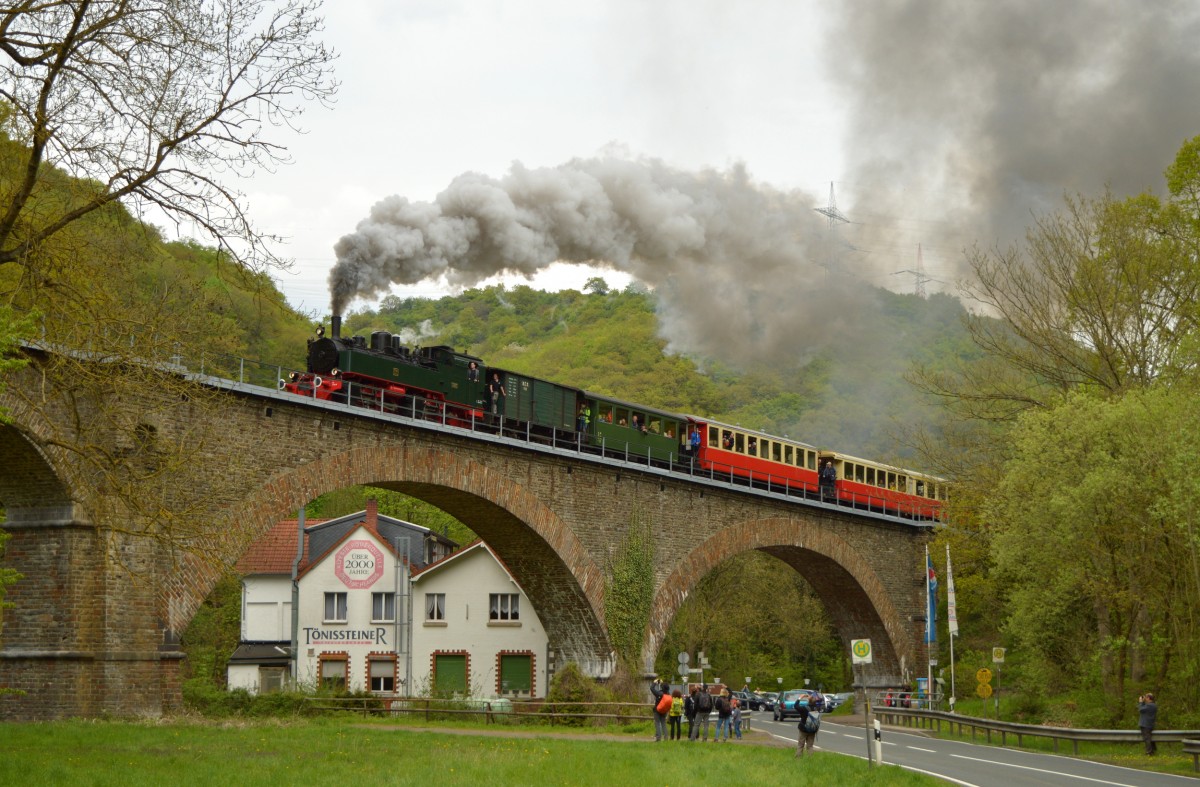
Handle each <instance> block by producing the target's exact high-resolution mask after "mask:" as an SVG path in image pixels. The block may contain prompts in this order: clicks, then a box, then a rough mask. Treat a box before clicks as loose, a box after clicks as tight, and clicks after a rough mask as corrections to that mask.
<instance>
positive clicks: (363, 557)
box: [333, 539, 383, 590]
mask: <svg viewBox="0 0 1200 787" xmlns="http://www.w3.org/2000/svg"><path fill="white" fill-rule="evenodd" d="M333 565H334V574H336V575H337V578H338V579H340V580H341V581H342V584H343V585H345V586H346V587H348V588H351V589H355V590H357V589H361V588H369V587H371V585H374V584H375V583H376V582H377V581H379V578H380V577H382V576H383V552H381V551H379V547H377V546H375V544H374V543H373V542H371V541H364V540H362V539H359V540H356V541H348V542H346V545H345V546H344V547H342V548H341V549H339V550H338V553H337V555H336V556H335V557H334V559H333Z"/></svg>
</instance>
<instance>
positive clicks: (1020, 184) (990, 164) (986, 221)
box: [826, 0, 1200, 278]
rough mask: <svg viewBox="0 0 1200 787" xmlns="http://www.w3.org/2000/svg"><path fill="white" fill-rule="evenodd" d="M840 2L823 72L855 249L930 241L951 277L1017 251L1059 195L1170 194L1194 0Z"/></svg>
mask: <svg viewBox="0 0 1200 787" xmlns="http://www.w3.org/2000/svg"><path fill="white" fill-rule="evenodd" d="M833 7H834V8H837V9H840V14H839V16H838V17H836V19H835V21H834V24H833V26H832V28H831V29H830V30H829V31H827V32H828V38H827V41H828V45H829V54H828V56H827V58H826V62H828V63H830V64H831V74H830V75H831V76H832V78H833V80H834V81H835V83H837V84H838V85H839V87H840V88H841V91H840V93H838V95H840V96H841V97H842V98H843V99H845V100H846V101H848V118H849V137H848V138H847V139H846V140H845V145H844V149H845V155H846V160H847V162H848V164H849V171H848V172H847V173H846V187H847V188H846V193H847V194H848V193H850V192H853V195H854V210H852V211H850V213H851V217H852V218H853V219H855V220H856V221H862V222H863V223H864V232H863V233H861V234H860V235H859V236H858V238H857V243H858V244H859V245H861V246H862V247H863V248H896V246H897V244H898V243H900V244H901V245H906V244H907V245H909V247H910V248H911V245H915V243H916V242H921V241H923V242H924V244H925V248H926V251H927V254H926V261H927V262H928V261H929V259H930V256H931V255H930V254H929V253H928V252H929V250H931V249H932V250H933V255H932V256H933V258H935V259H936V260H938V261H939V262H940V264H941V265H943V266H944V269H943V270H942V271H940V272H941V273H944V274H945V277H946V278H952V277H953V276H955V275H957V274H961V273H962V271H961V269H960V268H957V267H956V263H957V262H959V261H961V259H962V255H961V250H962V249H963V248H965V247H967V246H969V245H972V244H974V243H978V244H979V245H980V246H981V247H985V248H987V247H992V246H994V245H996V244H999V245H1003V246H1007V245H1009V244H1011V243H1013V242H1019V241H1021V240H1022V239H1023V237H1024V233H1025V230H1026V229H1027V228H1028V227H1029V226H1030V225H1031V224H1032V223H1033V220H1034V217H1036V216H1038V215H1043V214H1046V213H1047V212H1050V211H1055V210H1058V209H1059V208H1060V207H1061V206H1062V204H1063V196H1064V194H1075V193H1081V194H1084V195H1087V196H1099V195H1100V194H1102V193H1103V190H1104V189H1105V188H1106V187H1110V188H1111V189H1112V191H1113V193H1114V195H1116V196H1118V197H1121V196H1125V195H1128V194H1132V193H1137V192H1140V191H1143V190H1152V191H1156V192H1160V193H1161V191H1162V184H1163V179H1162V175H1161V173H1162V172H1163V170H1164V169H1165V168H1166V166H1167V165H1168V164H1170V163H1171V161H1172V160H1173V158H1174V155H1175V153H1176V151H1177V150H1178V149H1179V147H1180V145H1181V144H1182V143H1183V142H1184V140H1185V139H1188V138H1190V137H1193V136H1195V135H1197V134H1200V100H1198V99H1200V46H1197V42H1198V41H1200V6H1198V5H1197V4H1196V3H1194V2H1162V3H1146V2H1142V0H1058V1H1057V2H1053V3H1047V2H1042V1H1041V0H1025V1H1024V2H1019V1H1015V2H1001V3H962V2H958V0H919V1H917V0H912V1H909V2H905V1H899V2H897V1H895V0H893V1H892V2H883V3H880V2H875V1H874V0H852V2H849V3H841V4H837V5H836V6H833ZM901 239H903V240H901ZM934 275H937V274H936V273H934Z"/></svg>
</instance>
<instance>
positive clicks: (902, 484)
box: [896, 475, 908, 492]
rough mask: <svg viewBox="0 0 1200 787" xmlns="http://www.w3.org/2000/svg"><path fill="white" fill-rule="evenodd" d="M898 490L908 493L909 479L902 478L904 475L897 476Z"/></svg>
mask: <svg viewBox="0 0 1200 787" xmlns="http://www.w3.org/2000/svg"><path fill="white" fill-rule="evenodd" d="M896 488H897V489H899V490H900V491H901V492H907V491H908V477H907V476H902V475H898V476H896Z"/></svg>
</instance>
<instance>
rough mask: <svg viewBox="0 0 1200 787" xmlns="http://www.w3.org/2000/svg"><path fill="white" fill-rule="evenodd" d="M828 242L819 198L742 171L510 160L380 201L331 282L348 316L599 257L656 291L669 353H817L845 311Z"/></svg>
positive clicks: (349, 240)
mask: <svg viewBox="0 0 1200 787" xmlns="http://www.w3.org/2000/svg"><path fill="white" fill-rule="evenodd" d="M826 241H827V233H826V226H825V223H824V219H823V217H822V216H821V215H819V214H817V213H815V212H814V210H813V202H812V200H811V198H808V197H806V196H803V195H800V194H798V193H784V192H780V191H777V190H774V189H771V188H769V187H766V186H763V185H761V184H756V183H755V182H753V181H752V180H751V178H750V176H749V175H748V173H747V172H746V171H745V170H744V169H743V168H741V167H735V168H733V169H731V170H729V171H725V172H717V171H705V172H700V173H689V172H681V171H678V170H675V169H672V168H670V167H668V166H666V165H664V164H662V163H661V162H658V161H631V160H628V159H622V158H614V157H608V158H596V159H586V160H575V161H571V162H569V163H567V164H564V165H562V166H559V167H554V168H544V169H526V168H525V167H523V166H521V165H520V164H516V165H514V166H513V168H512V170H511V171H510V172H509V173H508V174H507V175H505V176H504V177H503V178H500V179H494V178H490V177H486V176H483V175H478V174H466V175H462V176H460V177H458V178H457V179H455V180H454V182H453V183H451V184H450V186H449V187H448V188H447V189H446V190H445V191H443V192H442V193H441V194H439V195H438V196H437V198H436V199H435V200H434V201H433V202H432V203H426V202H410V201H409V200H407V199H405V198H403V197H389V198H388V199H385V200H383V201H382V202H380V203H378V204H377V205H375V206H374V208H372V210H371V214H370V216H369V217H368V218H367V219H366V220H364V221H363V222H361V223H360V224H359V225H358V229H357V230H356V231H355V232H354V233H353V234H351V235H347V236H345V237H343V238H342V239H341V240H340V241H338V243H337V245H336V247H335V248H336V251H337V257H338V262H337V264H336V266H335V267H334V269H333V272H332V273H331V274H330V288H331V290H332V292H333V295H334V300H333V310H334V313H341V311H342V309H343V308H344V307H345V305H346V304H347V303H348V301H349V300H350V299H351V298H354V297H360V296H361V297H371V296H374V295H377V294H379V293H382V292H385V291H386V290H387V289H388V287H390V286H391V285H392V284H412V283H416V282H419V281H422V280H425V279H430V278H438V277H445V279H446V280H447V281H449V282H450V283H451V284H454V285H460V286H469V285H472V284H475V283H477V282H479V281H482V280H484V279H486V278H488V277H489V276H493V275H495V274H500V273H508V274H513V273H515V274H525V275H532V274H534V273H536V272H537V271H539V270H541V269H542V268H545V267H546V266H548V265H550V264H551V263H553V262H555V261H567V262H576V263H592V264H596V265H599V266H602V267H610V268H613V269H617V270H621V271H625V272H627V273H629V274H631V275H632V276H633V277H634V278H636V279H637V280H639V281H641V282H643V283H645V284H647V285H649V286H651V287H652V288H654V290H655V293H656V297H657V298H658V303H659V313H660V317H661V325H662V333H663V335H664V336H665V337H667V339H668V341H669V342H670V343H671V347H672V349H673V350H676V351H679V352H687V353H700V354H709V355H714V356H716V357H721V358H726V359H731V360H734V361H736V360H737V359H738V358H745V357H747V355H748V354H758V353H778V352H781V351H788V348H799V349H800V350H801V351H807V350H811V349H813V348H814V347H815V345H816V344H818V342H817V341H816V340H815V339H813V338H812V337H815V336H818V335H820V332H819V329H820V326H821V324H822V322H823V321H829V320H833V319H836V317H837V315H838V314H839V313H844V312H845V304H844V303H841V305H839V302H840V300H841V296H840V295H839V293H840V292H841V290H839V289H838V288H837V287H835V286H833V285H830V284H826V283H824V281H825V278H826V274H825V272H824V270H823V269H822V268H821V267H820V263H821V261H822V257H823V255H824V254H825V249H824V246H825V244H826ZM834 281H836V277H835V279H834ZM846 297H849V295H848V294H847V296H846ZM827 328H828V326H826V329H827ZM791 352H792V354H795V352H794V350H793V351H791Z"/></svg>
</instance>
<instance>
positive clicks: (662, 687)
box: [650, 675, 671, 743]
mask: <svg viewBox="0 0 1200 787" xmlns="http://www.w3.org/2000/svg"><path fill="white" fill-rule="evenodd" d="M670 689H671V687H670V686H669V685H668V684H666V683H663V682H662V680H660V679H659V677H658V676H657V675H655V676H654V681H653V682H652V683H651V684H650V695H651V696H653V697H654V742H655V743H658V742H659V741H665V740H666V739H667V712H668V711H670V710H671V708H670V706H667V707H665V708H664V707H663V705H664V703H663V696H664V695H666V694H668V692H669V691H670ZM660 708H661V710H660Z"/></svg>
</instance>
